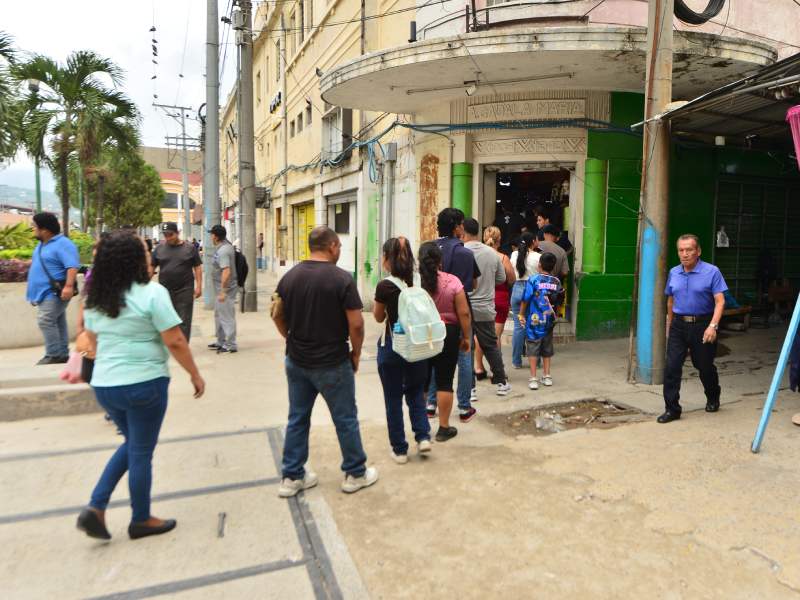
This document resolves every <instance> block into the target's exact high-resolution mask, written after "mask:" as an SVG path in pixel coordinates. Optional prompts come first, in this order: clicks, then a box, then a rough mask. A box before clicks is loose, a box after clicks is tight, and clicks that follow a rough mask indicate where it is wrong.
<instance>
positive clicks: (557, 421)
mask: <svg viewBox="0 0 800 600" xmlns="http://www.w3.org/2000/svg"><path fill="white" fill-rule="evenodd" d="M647 418H648V417H647V416H646V415H645V413H643V412H642V411H640V410H638V409H636V408H632V407H630V406H625V405H622V404H616V403H614V402H611V401H608V400H594V399H591V400H578V401H576V402H562V403H559V404H548V405H545V406H537V407H536V408H529V409H526V410H518V411H516V412H513V413H507V414H500V415H494V416H492V417H489V419H488V420H489V422H490V423H491V424H492V425H494V426H495V427H497V428H498V429H499V430H500V431H502V432H503V433H505V434H506V435H511V436H517V435H552V434H554V433H558V432H559V431H567V430H570V429H577V428H579V427H586V428H592V429H611V428H612V427H617V426H619V425H624V424H625V423H632V422H636V421H643V420H645V419H647Z"/></svg>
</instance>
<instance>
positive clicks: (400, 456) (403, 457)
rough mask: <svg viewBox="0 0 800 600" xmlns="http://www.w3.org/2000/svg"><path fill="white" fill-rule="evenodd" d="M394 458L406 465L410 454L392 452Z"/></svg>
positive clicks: (395, 460) (398, 462)
mask: <svg viewBox="0 0 800 600" xmlns="http://www.w3.org/2000/svg"><path fill="white" fill-rule="evenodd" d="M392 460H393V461H394V462H396V463H397V464H398V465H404V464H406V463H407V462H408V454H396V453H395V452H392Z"/></svg>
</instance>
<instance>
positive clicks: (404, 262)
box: [372, 237, 435, 464]
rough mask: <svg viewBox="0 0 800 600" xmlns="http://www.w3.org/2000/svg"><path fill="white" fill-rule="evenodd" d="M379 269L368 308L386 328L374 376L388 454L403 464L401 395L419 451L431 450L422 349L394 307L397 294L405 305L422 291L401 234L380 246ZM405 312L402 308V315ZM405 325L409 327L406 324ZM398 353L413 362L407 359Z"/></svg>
mask: <svg viewBox="0 0 800 600" xmlns="http://www.w3.org/2000/svg"><path fill="white" fill-rule="evenodd" d="M383 269H384V271H386V272H388V273H390V276H389V277H387V278H386V279H384V280H383V281H381V282H380V283H379V284H378V285H377V287H376V288H375V305H374V308H373V309H372V313H373V315H374V316H375V320H376V321H378V323H383V322H384V321H385V322H386V329H385V331H384V333H383V335H382V336H381V338H380V339H379V340H378V375H380V378H381V384H382V385H383V398H384V401H385V403H386V425H387V427H388V429H389V443H390V444H391V446H392V458H393V459H394V461H395V462H396V463H398V464H405V463H407V462H408V442H407V441H406V435H405V425H404V422H403V396H405V400H406V404H407V405H408V416H409V419H410V420H411V429H412V430H413V431H414V438H415V439H416V442H417V450H418V452H419V453H420V454H424V453H427V452H430V450H431V426H430V423H429V421H428V417H427V414H426V412H425V393H424V388H425V383H426V380H427V377H428V361H427V359H426V358H421V357H423V356H424V355H425V352H424V350H425V349H424V347H423V348H421V351H420V350H416V351H415V349H414V348H412V347H410V344H409V342H408V336H409V335H410V332H406V331H405V330H403V327H402V323H401V322H400V319H399V316H398V305H399V304H400V303H401V295H402V296H404V298H403V302H402V304H404V305H406V304H408V301H409V299H411V301H412V302H413V295H414V294H413V293H412V292H415V293H419V292H422V293H423V294H424V293H425V292H424V291H423V290H422V289H421V288H419V287H418V286H417V287H416V288H415V287H414V254H413V252H412V251H411V246H409V243H408V240H407V239H406V238H404V237H396V238H390V239H388V240H387V241H386V243H385V244H384V245H383ZM404 309H405V306H404ZM423 309H424V306H423ZM407 313H408V311H404V316H405V315H406V314H407ZM406 326H407V327H409V328H410V325H409V323H406ZM431 345H432V346H433V344H431ZM434 350H435V348H433V349H432V350H431V352H432V351H434ZM415 352H416V354H415ZM403 354H404V355H406V357H407V358H409V359H412V360H406V358H404V356H402V355H403Z"/></svg>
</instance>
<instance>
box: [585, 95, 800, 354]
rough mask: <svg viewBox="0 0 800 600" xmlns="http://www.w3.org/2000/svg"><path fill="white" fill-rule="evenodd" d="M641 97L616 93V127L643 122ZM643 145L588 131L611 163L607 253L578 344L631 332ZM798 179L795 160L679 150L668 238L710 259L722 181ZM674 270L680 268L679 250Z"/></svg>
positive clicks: (734, 151) (593, 154) (590, 288)
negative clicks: (696, 242)
mask: <svg viewBox="0 0 800 600" xmlns="http://www.w3.org/2000/svg"><path fill="white" fill-rule="evenodd" d="M643 112H644V99H643V96H641V95H640V94H630V93H616V92H614V93H612V94H611V121H612V122H613V123H614V124H615V125H617V126H623V127H625V126H629V125H631V124H632V123H636V122H638V121H641V120H642V115H643ZM641 155H642V139H641V138H640V137H634V136H629V135H625V134H619V133H605V132H594V131H592V132H589V143H588V150H587V157H588V158H595V159H603V160H607V161H608V188H607V190H606V194H607V195H606V200H607V203H606V232H605V239H606V248H605V262H604V270H603V272H602V273H581V274H579V277H578V287H579V290H580V297H579V298H580V299H579V306H578V315H577V323H576V336H577V338H578V339H583V340H589V339H601V338H610V337H620V336H625V335H627V334H628V330H629V326H630V318H631V309H632V297H633V272H634V269H635V265H636V243H637V227H638V221H637V220H638V215H637V211H638V208H639V190H640V181H641ZM725 175H727V176H741V177H759V178H763V177H767V178H779V179H786V178H793V179H795V180H797V178H798V174H797V168H796V164H795V163H793V161H792V160H791V159H789V158H788V157H779V156H776V155H772V156H770V155H769V154H767V153H765V152H757V151H748V150H744V149H738V148H731V147H715V146H688V145H686V144H680V145H678V144H673V145H672V149H671V154H670V199H669V202H670V206H669V223H668V228H669V231H668V239H669V243H670V245H671V246H674V243H675V240H676V239H677V237H678V236H679V235H681V234H683V233H694V234H696V235H697V236H698V237H699V238H700V243H701V245H702V246H703V248H704V249H705V253H704V254H705V256H706V258H708V259H709V260H710V259H711V257H712V255H713V243H714V233H715V232H714V210H715V207H714V203H715V196H716V185H717V179H718V178H719V177H720V176H725ZM667 256H668V263H669V266H673V265H675V264H677V263H678V257H677V254H676V253H675V252H672V253H669V254H668V255H667Z"/></svg>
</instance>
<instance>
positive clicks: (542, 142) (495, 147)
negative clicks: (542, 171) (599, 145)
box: [472, 137, 586, 156]
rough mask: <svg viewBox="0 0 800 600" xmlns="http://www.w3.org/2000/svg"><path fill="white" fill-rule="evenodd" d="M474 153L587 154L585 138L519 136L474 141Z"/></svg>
mask: <svg viewBox="0 0 800 600" xmlns="http://www.w3.org/2000/svg"><path fill="white" fill-rule="evenodd" d="M472 152H473V154H479V155H484V156H485V155H488V154H585V153H586V139H585V138H578V137H575V138H552V137H539V138H519V139H510V140H486V141H481V142H473V143H472Z"/></svg>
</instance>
